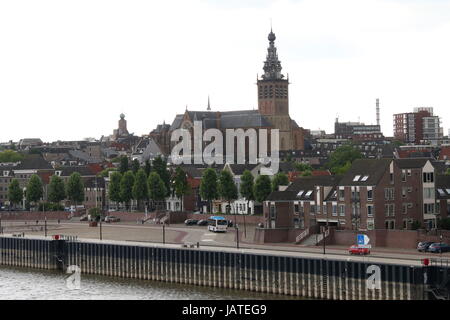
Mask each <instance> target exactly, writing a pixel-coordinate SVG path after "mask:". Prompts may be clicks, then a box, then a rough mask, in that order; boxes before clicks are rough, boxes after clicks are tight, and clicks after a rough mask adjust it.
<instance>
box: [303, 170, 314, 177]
mask: <svg viewBox="0 0 450 320" xmlns="http://www.w3.org/2000/svg"><path fill="white" fill-rule="evenodd" d="M309 176H312V171H311V170H306V171H303V172H302V177H309Z"/></svg>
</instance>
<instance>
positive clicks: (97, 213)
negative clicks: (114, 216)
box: [88, 207, 102, 222]
mask: <svg viewBox="0 0 450 320" xmlns="http://www.w3.org/2000/svg"><path fill="white" fill-rule="evenodd" d="M88 212H89V215H90V216H91V219H92V220H93V221H96V222H99V221H100V219H101V216H102V211H101V210H100V209H99V208H97V207H94V208H90V209H89V211H88Z"/></svg>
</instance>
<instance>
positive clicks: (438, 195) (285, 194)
mask: <svg viewBox="0 0 450 320" xmlns="http://www.w3.org/2000/svg"><path fill="white" fill-rule="evenodd" d="M444 168H445V167H444V166H442V163H439V162H434V161H431V160H430V159H395V160H393V159H360V160H356V161H354V162H353V164H352V166H351V168H350V169H349V170H348V171H347V173H346V174H345V175H343V176H342V177H339V176H324V177H301V178H298V179H296V180H295V181H294V182H293V183H292V184H291V185H290V186H289V187H287V188H286V190H284V191H276V192H273V193H272V194H270V196H269V198H268V200H267V201H266V202H265V203H264V217H265V220H266V223H265V227H266V228H294V229H295V228H300V229H306V228H309V227H313V226H316V225H318V226H325V225H326V226H334V227H336V228H337V229H347V230H373V229H397V230H398V229H406V230H408V229H412V227H413V225H414V224H417V223H419V224H420V225H421V226H423V227H425V228H428V229H432V228H436V226H437V221H438V219H439V218H441V217H446V216H447V212H448V210H449V209H450V205H449V204H450V180H449V179H448V178H447V177H446V176H443V175H442V173H443V171H444ZM436 183H438V184H436Z"/></svg>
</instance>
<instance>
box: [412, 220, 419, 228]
mask: <svg viewBox="0 0 450 320" xmlns="http://www.w3.org/2000/svg"><path fill="white" fill-rule="evenodd" d="M421 227H422V225H421V223H420V221H418V220H414V221H413V222H412V223H411V230H418V229H420V228H421Z"/></svg>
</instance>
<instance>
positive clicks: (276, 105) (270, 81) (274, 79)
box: [257, 29, 289, 115]
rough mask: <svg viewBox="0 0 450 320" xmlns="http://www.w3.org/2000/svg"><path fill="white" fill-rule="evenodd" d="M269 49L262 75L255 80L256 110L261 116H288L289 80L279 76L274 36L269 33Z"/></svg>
mask: <svg viewBox="0 0 450 320" xmlns="http://www.w3.org/2000/svg"><path fill="white" fill-rule="evenodd" d="M268 39H269V47H268V48H267V57H266V61H265V62H264V67H263V70H264V74H263V75H262V76H261V79H258V80H257V86H258V109H259V112H260V113H261V114H263V115H289V96H288V86H289V79H287V80H286V79H284V75H282V74H281V69H282V68H281V62H280V60H278V54H277V48H276V47H275V39H276V37H275V34H274V33H273V32H272V29H271V30H270V33H269V37H268Z"/></svg>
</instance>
